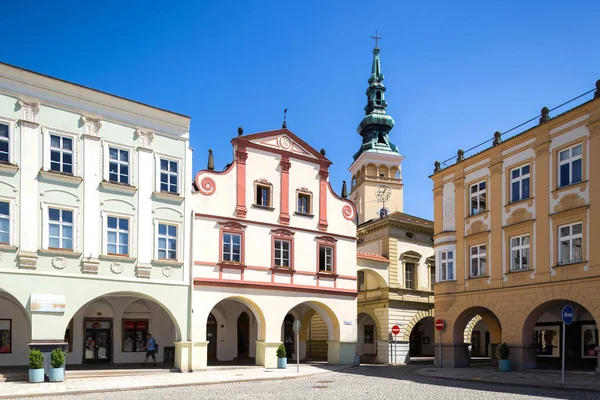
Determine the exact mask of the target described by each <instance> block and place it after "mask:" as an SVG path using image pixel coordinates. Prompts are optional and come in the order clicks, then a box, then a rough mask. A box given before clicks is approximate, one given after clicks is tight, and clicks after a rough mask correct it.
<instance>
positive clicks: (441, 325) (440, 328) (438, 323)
mask: <svg viewBox="0 0 600 400" xmlns="http://www.w3.org/2000/svg"><path fill="white" fill-rule="evenodd" d="M445 326H446V324H445V323H444V321H443V320H441V319H438V320H436V321H435V329H437V330H438V331H443V330H444V327H445Z"/></svg>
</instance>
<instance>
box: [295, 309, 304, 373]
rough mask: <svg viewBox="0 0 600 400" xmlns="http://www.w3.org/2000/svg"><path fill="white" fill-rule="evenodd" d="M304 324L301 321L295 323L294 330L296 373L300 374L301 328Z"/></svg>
mask: <svg viewBox="0 0 600 400" xmlns="http://www.w3.org/2000/svg"><path fill="white" fill-rule="evenodd" d="M301 327H302V323H301V322H300V320H295V321H294V326H293V330H294V333H295V334H296V372H300V328H301Z"/></svg>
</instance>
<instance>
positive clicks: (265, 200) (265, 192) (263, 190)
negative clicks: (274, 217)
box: [256, 185, 271, 207]
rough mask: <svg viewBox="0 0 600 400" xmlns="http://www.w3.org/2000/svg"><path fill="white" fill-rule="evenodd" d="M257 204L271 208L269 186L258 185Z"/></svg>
mask: <svg viewBox="0 0 600 400" xmlns="http://www.w3.org/2000/svg"><path fill="white" fill-rule="evenodd" d="M256 204H257V205H259V206H264V207H271V188H270V187H269V186H262V185H256Z"/></svg>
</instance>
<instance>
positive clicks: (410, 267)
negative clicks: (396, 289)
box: [404, 263, 415, 289]
mask: <svg viewBox="0 0 600 400" xmlns="http://www.w3.org/2000/svg"><path fill="white" fill-rule="evenodd" d="M404 287H406V288H407V289H414V288H415V264H413V263H406V264H404Z"/></svg>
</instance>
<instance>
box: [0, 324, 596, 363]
mask: <svg viewBox="0 0 600 400" xmlns="http://www.w3.org/2000/svg"><path fill="white" fill-rule="evenodd" d="M596 347H598V326H596V325H582V326H581V357H583V358H596V357H597V354H596V350H595V348H596ZM0 352H1V351H0Z"/></svg>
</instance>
